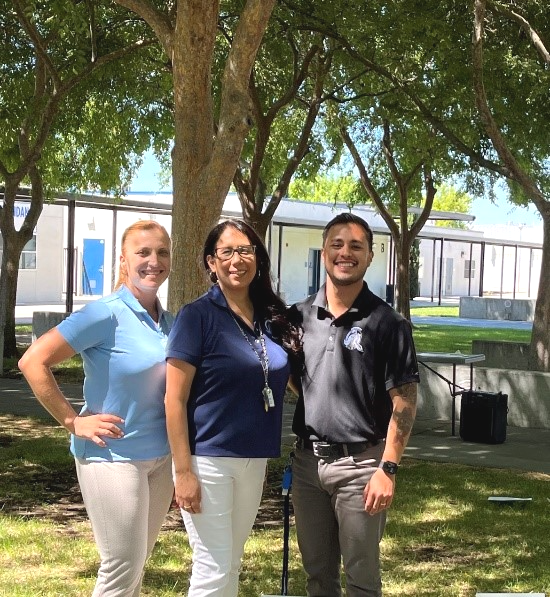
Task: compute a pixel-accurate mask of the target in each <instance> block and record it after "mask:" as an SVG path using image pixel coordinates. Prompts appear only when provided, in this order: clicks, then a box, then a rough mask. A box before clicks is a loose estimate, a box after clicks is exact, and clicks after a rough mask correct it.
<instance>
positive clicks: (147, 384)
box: [19, 220, 173, 597]
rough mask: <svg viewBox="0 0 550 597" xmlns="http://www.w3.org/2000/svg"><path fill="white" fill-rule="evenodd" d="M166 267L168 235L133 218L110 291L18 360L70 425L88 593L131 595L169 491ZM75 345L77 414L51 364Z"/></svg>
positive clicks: (46, 402)
mask: <svg viewBox="0 0 550 597" xmlns="http://www.w3.org/2000/svg"><path fill="white" fill-rule="evenodd" d="M169 272H170V237H169V236H168V233H167V232H166V230H165V229H164V228H163V227H162V226H161V225H160V224H158V223H156V222H154V221H150V220H140V221H138V222H136V223H135V224H133V225H132V226H130V227H129V228H128V229H127V230H126V231H125V232H124V234H123V236H122V251H121V256H120V274H119V280H118V282H117V285H116V290H115V292H114V293H113V294H111V295H110V296H107V297H104V298H102V299H99V300H97V301H95V302H93V303H90V304H88V305H86V306H85V307H84V308H83V309H82V310H80V311H77V312H75V313H73V314H72V315H71V316H70V317H69V318H68V319H66V320H65V321H63V322H62V323H61V324H59V325H58V326H57V327H56V328H55V329H53V330H50V331H49V332H48V333H46V334H45V335H43V336H41V337H40V338H39V339H38V340H37V341H36V342H35V343H34V344H32V346H31V347H30V348H29V349H28V351H27V352H26V353H25V355H24V356H23V357H22V358H21V360H20V361H19V367H20V369H21V371H22V372H23V374H24V375H25V377H26V378H27V381H28V382H29V385H30V386H31V388H32V390H33V392H34V394H35V395H36V397H37V398H38V400H39V401H40V402H41V403H42V405H43V406H44V407H45V408H46V409H47V410H48V411H49V412H50V413H51V414H52V415H53V416H54V417H55V419H56V420H57V421H58V422H59V423H60V424H61V425H63V427H65V428H66V429H67V430H68V431H70V432H71V452H72V454H73V455H74V457H75V462H76V470H77V474H78V480H79V483H80V489H81V491H82V496H83V498H84V503H85V505H86V510H87V512H88V516H89V517H90V520H91V523H92V529H93V532H94V537H95V540H96V543H97V546H98V550H99V553H100V558H101V563H100V567H99V571H98V576H97V581H96V585H95V589H94V592H93V595H94V596H100V595H101V596H109V597H115V596H116V597H137V596H138V595H139V594H140V589H141V578H142V575H143V568H144V566H145V562H146V560H147V557H148V556H149V555H150V553H151V551H152V549H153V546H154V543H155V541H156V538H157V536H158V533H159V531H160V527H161V526H162V523H163V521H164V518H165V516H166V513H167V511H168V508H169V507H170V502H171V499H172V495H173V483H172V478H171V459H170V454H169V445H168V438H167V434H166V422H165V413H164V391H165V373H166V364H165V346H166V340H167V335H168V332H169V330H170V327H171V324H172V321H173V318H172V316H171V315H170V314H169V313H167V312H166V311H164V310H163V309H162V307H161V305H160V302H159V300H158V298H157V292H158V289H159V287H160V285H161V284H162V283H163V282H164V281H165V280H166V278H167V277H168V274H169ZM75 353H80V354H81V355H82V360H83V363H84V375H85V379H84V400H85V404H84V407H83V409H82V411H81V412H80V413H79V414H77V413H76V412H75V411H74V410H73V408H72V406H71V404H70V403H69V402H68V401H67V399H66V398H65V397H64V396H63V394H62V392H61V390H60V389H59V386H58V385H57V383H56V381H55V379H54V377H53V375H52V372H51V367H52V366H54V365H56V364H58V363H60V362H61V361H64V360H65V359H68V358H70V357H71V356H72V355H73V354H75Z"/></svg>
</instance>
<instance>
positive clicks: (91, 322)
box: [57, 286, 173, 461]
mask: <svg viewBox="0 0 550 597" xmlns="http://www.w3.org/2000/svg"><path fill="white" fill-rule="evenodd" d="M159 313H160V318H159V324H158V325H157V324H156V323H155V322H154V321H153V319H152V318H151V316H150V315H149V314H148V313H147V311H146V310H145V309H144V308H143V307H142V306H141V304H140V303H139V302H138V300H137V299H136V298H135V297H134V295H133V294H132V293H131V292H130V291H129V290H128V289H127V288H126V287H125V286H122V287H121V288H120V289H119V290H117V291H116V292H114V293H113V294H111V295H109V296H107V297H104V298H101V299H99V300H97V301H94V302H93V303H89V304H88V305H86V306H85V307H84V308H83V309H82V310H80V311H77V312H75V313H73V314H72V315H71V316H70V317H69V318H68V319H65V320H64V321H63V322H61V323H60V324H59V325H58V326H57V329H58V330H59V332H60V334H61V335H62V336H63V338H65V340H66V341H67V342H68V343H69V345H70V346H71V347H72V349H73V350H74V351H75V352H78V353H80V354H81V355H82V360H83V363H84V375H85V378H84V400H85V404H84V407H83V409H82V411H81V412H80V414H81V415H82V414H86V413H93V414H97V413H108V414H113V415H118V416H119V417H121V418H122V419H124V423H121V424H120V427H121V429H122V430H123V431H124V437H123V438H121V439H110V438H103V439H104V440H105V442H106V443H107V446H106V447H105V448H101V447H99V446H98V445H97V444H95V443H94V442H92V441H90V440H86V439H83V438H79V437H75V436H74V435H73V436H72V439H71V452H72V453H73V455H74V456H76V457H78V458H84V459H87V460H99V461H114V460H151V459H155V458H159V457H161V456H165V455H166V454H168V453H169V451H170V449H169V445H168V437H167V433H166V418H165V412H164V393H165V388H166V383H165V375H166V362H165V347H166V340H167V335H168V332H169V331H170V327H171V326H172V322H173V317H172V315H171V314H170V313H168V312H167V311H163V310H162V309H161V307H160V305H159Z"/></svg>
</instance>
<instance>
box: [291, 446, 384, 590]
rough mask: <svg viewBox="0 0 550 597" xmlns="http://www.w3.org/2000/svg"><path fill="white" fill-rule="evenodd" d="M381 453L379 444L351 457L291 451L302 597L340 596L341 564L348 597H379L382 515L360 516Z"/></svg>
mask: <svg viewBox="0 0 550 597" xmlns="http://www.w3.org/2000/svg"><path fill="white" fill-rule="evenodd" d="M383 450H384V443H383V442H381V443H379V444H378V445H376V446H374V447H372V448H369V449H368V450H366V451H365V452H363V453H361V454H359V455H356V456H348V457H344V458H337V459H326V460H325V459H321V458H318V457H316V456H314V454H313V452H312V451H311V450H307V449H304V448H300V447H297V449H296V453H295V457H294V463H293V467H292V468H293V482H292V502H293V505H294V513H295V516H296V530H297V533H298V545H299V547H300V552H301V553H302V562H303V565H304V569H305V571H306V574H307V594H308V596H310V597H340V595H341V594H342V589H341V584H340V568H341V561H343V564H344V571H345V576H346V594H347V595H348V597H359V596H368V597H381V595H382V583H381V579H380V546H379V544H380V541H381V539H382V534H383V532H384V526H385V523H386V513H385V511H383V512H381V513H379V514H375V515H374V516H371V515H370V514H367V513H366V512H365V510H364V501H363V489H364V488H365V485H366V484H367V483H368V482H369V480H370V478H371V476H372V475H373V473H374V472H375V471H376V467H377V466H378V463H379V461H380V457H381V455H382V452H383ZM373 461H374V462H373Z"/></svg>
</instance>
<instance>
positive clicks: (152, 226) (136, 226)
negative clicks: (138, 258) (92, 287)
mask: <svg viewBox="0 0 550 597" xmlns="http://www.w3.org/2000/svg"><path fill="white" fill-rule="evenodd" d="M148 230H158V231H159V232H160V233H161V234H164V236H166V240H167V241H168V245H170V244H171V241H170V235H169V234H168V232H167V231H166V228H165V227H164V226H161V225H160V224H159V223H158V222H155V221H154V220H138V221H137V222H134V223H133V224H131V225H130V226H128V228H126V230H125V231H124V232H123V233H122V240H121V252H124V245H125V244H126V241H127V239H128V237H129V236H130V235H132V234H134V233H135V232H146V231H148ZM127 279H128V272H126V271H125V270H123V269H122V268H119V270H118V279H117V281H116V284H115V287H114V290H118V289H119V288H120V287H121V286H122V285H123V284H126V280H127Z"/></svg>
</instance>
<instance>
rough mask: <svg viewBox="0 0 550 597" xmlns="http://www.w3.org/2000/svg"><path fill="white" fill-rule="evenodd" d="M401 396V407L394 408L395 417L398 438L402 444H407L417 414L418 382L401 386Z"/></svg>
mask: <svg viewBox="0 0 550 597" xmlns="http://www.w3.org/2000/svg"><path fill="white" fill-rule="evenodd" d="M399 396H400V398H401V402H402V405H399V406H401V408H399V407H395V408H394V409H393V419H394V421H395V431H396V440H397V442H398V443H399V444H401V445H402V446H405V445H406V443H407V441H408V439H409V435H410V433H411V431H412V427H413V423H414V418H415V415H416V398H417V391H416V384H412V383H410V384H405V385H403V386H401V387H400V388H399Z"/></svg>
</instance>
